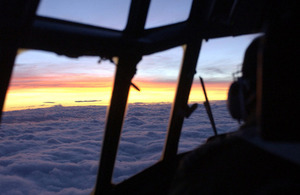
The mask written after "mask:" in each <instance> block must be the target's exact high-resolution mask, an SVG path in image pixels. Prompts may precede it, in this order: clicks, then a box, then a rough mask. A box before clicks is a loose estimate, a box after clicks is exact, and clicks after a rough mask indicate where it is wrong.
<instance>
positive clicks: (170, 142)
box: [162, 39, 202, 160]
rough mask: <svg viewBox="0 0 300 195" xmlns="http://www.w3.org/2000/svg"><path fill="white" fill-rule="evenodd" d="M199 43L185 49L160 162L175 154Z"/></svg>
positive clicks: (194, 69) (169, 158)
mask: <svg viewBox="0 0 300 195" xmlns="http://www.w3.org/2000/svg"><path fill="white" fill-rule="evenodd" d="M201 41H202V39H196V40H194V41H191V42H189V43H188V44H187V45H186V47H185V53H184V59H183V62H182V65H181V72H180V76H179V82H178V84H177V91H176V96H175V101H174V103H173V106H172V111H171V116H170V122H169V127H168V135H167V140H166V143H165V148H164V152H163V156H162V160H172V159H173V158H174V157H175V156H176V154H177V150H178V143H179V138H180V134H181V128H182V125H183V121H184V117H185V116H186V113H185V110H186V106H187V103H188V99H189V94H190V90H191V86H192V83H193V78H194V74H195V73H196V66H197V61H198V55H199V52H200V48H201Z"/></svg>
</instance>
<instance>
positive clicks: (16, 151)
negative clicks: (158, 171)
mask: <svg viewBox="0 0 300 195" xmlns="http://www.w3.org/2000/svg"><path fill="white" fill-rule="evenodd" d="M106 109H107V108H106V107H105V106H85V107H62V106H54V107H51V108H43V109H32V110H23V111H11V112H6V113H4V117H3V122H2V126H1V131H0V140H1V141H0V178H1V182H0V188H1V190H2V191H1V193H2V194H53V193H55V194H89V193H90V192H91V190H92V188H93V187H94V183H95V181H96V174H97V170H98V162H99V158H100V157H99V155H100V151H101V145H102V138H103V129H104V124H105V114H106ZM212 109H213V112H214V116H215V120H216V124H217V128H218V131H219V132H220V133H223V132H227V131H233V130H235V129H236V128H237V123H236V122H234V121H233V120H231V118H230V117H229V115H228V113H227V111H226V106H225V102H224V101H222V102H214V103H212ZM170 110H171V105H170V104H151V105H147V104H141V103H140V104H139V103H136V104H130V105H129V107H128V112H127V117H126V120H125V122H124V126H123V132H122V138H121V141H120V147H119V152H118V155H117V160H116V166H115V170H114V175H113V181H114V182H120V181H122V180H123V179H125V178H128V177H129V176H131V175H133V174H135V173H137V172H139V171H141V170H143V169H144V168H146V167H148V166H150V165H152V164H154V163H155V162H156V161H157V160H158V159H159V158H160V156H161V152H162V149H163V145H164V139H165V136H166V131H167V126H168V118H169V115H170ZM211 135H213V132H212V130H211V126H210V123H209V120H208V118H207V116H206V113H205V110H204V107H203V106H202V105H200V106H199V107H198V109H197V110H196V111H195V113H193V114H192V115H191V116H190V118H188V119H186V121H185V123H184V127H183V131H182V137H181V140H180V144H179V145H180V146H179V147H180V149H179V150H180V152H183V151H187V150H190V149H193V148H195V147H197V146H199V144H200V143H203V142H204V141H205V139H206V138H207V137H209V136H211Z"/></svg>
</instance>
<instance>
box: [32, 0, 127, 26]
mask: <svg viewBox="0 0 300 195" xmlns="http://www.w3.org/2000/svg"><path fill="white" fill-rule="evenodd" d="M130 2H131V1H130V0H106V1H98V0H85V1H79V0H74V1H70V0H41V2H40V5H39V7H38V11H37V14H38V15H40V16H46V17H50V18H56V19H62V20H67V21H72V22H78V23H82V24H89V25H94V26H100V27H105V28H110V29H115V30H123V29H124V28H125V26H126V23H127V18H128V13H129V6H130Z"/></svg>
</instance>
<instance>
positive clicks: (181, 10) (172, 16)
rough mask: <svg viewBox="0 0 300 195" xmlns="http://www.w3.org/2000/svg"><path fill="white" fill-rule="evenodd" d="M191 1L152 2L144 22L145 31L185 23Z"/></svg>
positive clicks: (159, 0) (164, 0)
mask: <svg viewBox="0 0 300 195" xmlns="http://www.w3.org/2000/svg"><path fill="white" fill-rule="evenodd" d="M191 5H192V0H175V1H174V0H163V1H162V0H152V1H151V3H150V8H149V12H148V17H147V20H146V26H145V28H146V29H149V28H154V27H159V26H164V25H168V24H174V23H178V22H183V21H185V20H186V19H187V18H188V16H189V13H190V9H191Z"/></svg>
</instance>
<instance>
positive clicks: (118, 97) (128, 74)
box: [95, 57, 141, 194]
mask: <svg viewBox="0 0 300 195" xmlns="http://www.w3.org/2000/svg"><path fill="white" fill-rule="evenodd" d="M140 59H141V57H136V58H132V57H123V58H120V60H119V63H118V64H117V70H116V74H115V81H114V88H113V93H112V98H111V103H110V107H109V109H108V116H107V119H106V127H105V134H104V141H103V145H102V153H101V159H100V166H99V170H98V179H97V183H96V191H95V194H105V193H107V192H109V191H110V190H111V188H112V184H111V179H112V174H113V169H114V164H115V159H116V155H117V151H118V145H119V139H120V134H121V130H122V125H123V119H124V115H125V112H126V107H127V99H128V93H129V89H130V86H131V79H132V78H133V76H134V75H135V72H136V65H137V63H138V62H139V61H140Z"/></svg>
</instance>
